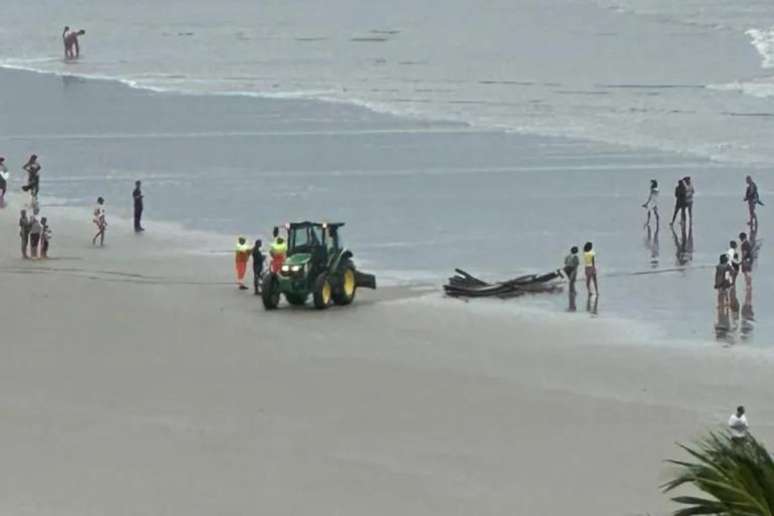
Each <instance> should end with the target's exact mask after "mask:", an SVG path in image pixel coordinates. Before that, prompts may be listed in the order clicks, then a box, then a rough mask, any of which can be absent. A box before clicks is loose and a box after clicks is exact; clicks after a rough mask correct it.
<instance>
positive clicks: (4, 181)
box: [0, 156, 9, 208]
mask: <svg viewBox="0 0 774 516" xmlns="http://www.w3.org/2000/svg"><path fill="white" fill-rule="evenodd" d="M8 177H9V176H8V167H6V166H5V158H4V157H2V156H0V208H5V192H6V190H8Z"/></svg>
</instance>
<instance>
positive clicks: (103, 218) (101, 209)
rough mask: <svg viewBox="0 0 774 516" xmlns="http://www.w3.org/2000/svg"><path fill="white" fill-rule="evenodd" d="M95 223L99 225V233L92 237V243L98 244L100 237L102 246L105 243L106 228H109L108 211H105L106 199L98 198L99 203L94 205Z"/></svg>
mask: <svg viewBox="0 0 774 516" xmlns="http://www.w3.org/2000/svg"><path fill="white" fill-rule="evenodd" d="M93 222H94V225H95V226H97V234H96V235H94V238H92V239H91V245H97V239H99V245H100V247H102V246H104V245H105V229H107V213H106V212H105V199H103V198H102V197H99V198H97V205H96V206H95V207H94V219H93Z"/></svg>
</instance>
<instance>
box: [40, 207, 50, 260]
mask: <svg viewBox="0 0 774 516" xmlns="http://www.w3.org/2000/svg"><path fill="white" fill-rule="evenodd" d="M40 224H41V226H43V230H42V231H41V233H40V257H41V258H44V259H45V258H48V247H49V245H50V244H51V237H52V235H51V227H50V226H49V225H48V219H47V218H46V217H43V218H42V219H40Z"/></svg>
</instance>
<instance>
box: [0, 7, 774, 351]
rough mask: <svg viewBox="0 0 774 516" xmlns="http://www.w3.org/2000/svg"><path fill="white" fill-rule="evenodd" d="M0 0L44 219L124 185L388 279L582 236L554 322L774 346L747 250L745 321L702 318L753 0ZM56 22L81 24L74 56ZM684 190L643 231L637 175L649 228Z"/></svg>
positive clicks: (500, 263)
mask: <svg viewBox="0 0 774 516" xmlns="http://www.w3.org/2000/svg"><path fill="white" fill-rule="evenodd" d="M6 4H7V5H6V12H5V18H6V19H5V22H4V23H3V25H2V27H0V65H2V66H3V67H4V68H5V70H3V71H0V88H1V89H0V91H1V92H2V93H0V154H4V155H6V156H8V157H9V158H11V160H10V162H9V165H11V166H12V172H14V173H15V179H16V181H17V183H16V184H17V186H18V180H19V172H18V167H19V166H20V165H21V163H20V161H21V160H22V159H23V157H24V156H25V155H27V154H29V153H32V152H36V153H38V154H39V155H40V156H41V160H42V162H43V166H44V186H43V193H44V195H49V196H53V197H55V198H56V199H59V200H61V201H58V202H63V203H65V204H71V205H75V206H89V205H91V204H92V203H93V202H94V199H95V198H96V196H97V195H103V196H105V197H106V198H107V199H108V205H109V206H110V209H111V212H112V213H118V214H120V215H123V216H127V215H129V209H130V197H129V195H130V192H131V185H132V183H133V181H134V180H135V179H142V180H143V182H144V184H145V193H146V201H147V211H146V215H147V217H149V218H151V219H158V220H165V221H174V222H179V223H181V224H183V225H184V226H185V227H187V228H191V229H196V230H203V231H210V232H212V233H213V234H218V235H233V234H236V233H243V234H247V235H255V236H264V237H265V236H266V235H267V234H268V231H269V229H270V228H271V226H272V225H274V224H277V223H281V222H285V221H288V220H296V219H303V218H309V219H326V220H334V219H336V220H342V221H346V222H347V223H348V226H347V228H346V232H345V238H346V240H347V241H348V242H350V243H351V247H352V248H353V250H354V251H355V253H356V256H357V259H358V261H359V262H360V263H361V264H363V265H365V266H366V267H368V268H371V269H373V270H376V271H377V272H378V273H379V274H380V277H381V278H383V279H386V280H387V281H389V282H408V283H412V282H414V283H416V282H432V283H440V282H441V281H442V280H443V278H444V277H445V276H446V275H447V274H449V273H451V271H452V269H453V268H454V267H463V268H466V269H468V270H470V272H474V273H478V274H480V275H482V276H484V277H487V278H500V277H509V276H513V275H516V274H520V273H523V272H533V271H545V270H549V269H554V268H556V267H558V266H559V265H560V263H561V260H562V258H563V256H564V254H565V253H566V252H567V249H568V248H569V247H570V246H571V245H582V243H583V242H585V241H586V240H592V241H594V242H595V244H596V246H597V248H598V252H599V259H600V265H601V270H602V273H603V277H602V286H601V288H602V292H603V295H602V296H600V299H599V304H598V305H596V306H595V305H594V304H593V303H592V304H590V305H588V304H587V303H586V301H587V300H586V298H585V297H582V298H581V299H578V300H576V303H575V304H576V308H577V310H578V312H579V313H580V314H585V315H586V316H587V315H591V316H592V317H597V316H599V317H604V316H605V314H610V315H616V316H622V317H627V318H631V319H636V320H638V321H643V322H646V323H653V324H655V325H656V326H657V327H658V328H659V329H660V330H659V331H660V332H661V333H662V334H663V335H664V336H666V337H669V338H697V339H700V340H701V339H707V338H714V337H715V333H716V326H721V327H724V326H730V327H732V328H733V331H732V332H731V333H732V335H731V336H728V335H721V339H720V340H722V341H723V342H726V343H728V342H741V341H744V342H753V343H754V344H755V345H766V342H767V341H770V338H771V336H773V335H774V326H771V325H770V324H769V323H768V321H766V320H765V318H764V317H761V315H760V314H765V313H767V312H768V313H770V312H771V304H772V302H774V298H772V296H771V295H770V294H769V293H770V292H771V291H772V290H771V288H770V287H771V283H772V281H774V278H771V277H769V275H767V274H765V271H766V264H767V256H766V250H767V247H766V243H765V240H764V241H763V248H762V251H761V259H760V262H759V264H760V269H759V270H760V271H761V272H760V273H759V274H756V279H755V289H754V291H753V293H752V294H753V295H752V296H750V298H749V299H746V296H745V295H744V292H741V289H740V292H739V297H740V304H744V305H746V308H745V310H744V312H745V313H746V314H747V317H746V320H742V319H741V315H740V316H739V317H740V318H738V319H736V320H735V319H734V318H733V317H731V316H730V315H728V314H722V313H720V314H719V313H718V312H717V310H716V304H715V297H714V292H713V291H712V288H711V287H712V270H711V267H712V265H713V264H714V263H715V262H716V260H717V255H718V254H720V253H721V252H723V251H724V250H725V249H726V247H727V244H728V240H729V239H730V238H731V237H733V236H734V235H736V234H737V233H738V232H739V231H741V230H743V229H744V221H745V206H744V204H743V203H742V202H741V196H742V194H743V190H744V183H743V178H744V175H745V174H746V173H749V172H751V173H753V174H754V175H755V176H756V177H758V179H759V185H760V188H761V191H762V194H763V197H764V200H766V199H767V198H768V196H769V195H770V192H771V187H770V185H769V184H768V181H767V175H768V174H767V172H768V169H769V167H770V165H771V164H773V163H774V140H772V139H771V138H770V137H769V134H770V131H769V128H770V125H771V124H772V123H774V109H772V106H771V102H772V100H771V99H770V98H769V97H768V95H769V93H768V91H769V90H768V89H767V88H769V82H772V84H774V80H773V81H770V80H769V76H770V75H771V73H772V72H771V71H770V70H769V67H770V66H771V65H772V58H773V56H774V54H772V51H774V36H772V34H774V32H772V28H771V24H774V13H770V12H769V7H767V6H766V5H765V4H764V3H762V2H745V3H741V2H737V3H733V4H731V5H727V3H723V2H685V3H680V4H679V5H672V4H671V3H669V2H659V1H645V0H635V1H625V0H624V1H620V2H605V1H602V0H600V1H597V2H592V1H573V0H568V1H540V2H538V1H525V2H506V1H500V0H493V1H487V2H470V1H460V0H451V1H448V2H444V3H438V2H424V3H413V2H406V1H387V2H379V3H373V5H371V4H368V5H366V4H362V3H360V2H354V1H353V0H333V1H327V2H320V1H309V0H305V1H285V2H261V3H260V4H258V3H255V2H247V1H245V0H227V1H224V2H218V3H211V2H202V1H199V0H193V1H192V0H188V1H179V0H170V1H165V2H163V6H162V7H163V8H161V7H160V4H159V2H149V1H147V0H140V1H138V2H133V3H129V2H118V1H117V0H103V1H101V2H99V3H96V2H93V1H86V0H80V1H78V0H76V1H73V2H68V3H67V4H63V3H61V2H57V1H53V0H41V1H38V2H22V1H19V0H10V1H9V2H7V3H6ZM65 23H67V24H69V25H70V26H71V27H74V28H84V29H86V30H87V35H86V36H85V37H84V38H83V41H82V48H83V55H82V58H81V60H79V61H78V62H76V63H66V62H64V61H63V59H62V56H61V53H62V50H61V42H60V41H59V35H60V34H61V28H62V25H64V24H65ZM684 175H691V176H693V177H694V180H695V183H696V185H697V203H696V219H697V222H696V224H695V226H694V230H693V233H692V234H691V235H690V238H688V237H689V235H687V234H686V235H685V236H683V235H682V234H681V232H680V230H679V229H678V230H677V231H676V233H674V234H673V233H672V231H671V230H670V228H669V227H668V226H666V224H665V223H662V226H661V229H660V231H659V234H658V236H657V237H656V235H655V234H651V235H650V237H648V234H647V232H645V231H644V230H643V229H642V224H643V216H644V214H643V210H642V209H641V208H640V207H639V205H640V204H641V203H642V202H643V201H644V200H645V198H646V196H647V185H648V182H649V180H650V179H651V178H656V179H658V180H659V181H660V183H661V187H662V192H663V193H662V211H663V212H664V215H667V214H668V212H669V211H670V208H671V207H670V206H669V205H670V201H671V195H670V194H671V190H672V188H673V186H674V182H675V180H676V178H678V177H682V176H684ZM761 217H762V228H764V230H765V227H766V222H765V221H766V213H765V211H763V212H762V214H761ZM221 241H222V240H217V244H216V243H215V242H216V240H213V244H212V246H211V247H210V248H207V249H202V251H203V252H222V251H223V249H221V248H220V247H218V246H219V245H220V242H221ZM581 291H583V289H581ZM745 301H749V303H748V302H745ZM533 303H534V304H536V305H539V306H544V307H545V308H547V309H549V310H554V311H557V310H567V309H568V308H569V303H568V299H567V298H564V297H561V296H559V297H554V298H544V299H537V298H536V299H535V300H534V301H533ZM750 313H753V314H755V315H754V316H753V317H749V314H750ZM726 319H728V321H726ZM753 319H754V320H753ZM742 330H744V331H742ZM721 333H723V332H722V331H721ZM751 336H752V337H754V338H750V337H751Z"/></svg>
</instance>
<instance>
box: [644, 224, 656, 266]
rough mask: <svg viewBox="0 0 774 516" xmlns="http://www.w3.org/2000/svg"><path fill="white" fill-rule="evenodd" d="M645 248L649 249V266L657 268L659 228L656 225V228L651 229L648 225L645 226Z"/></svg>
mask: <svg viewBox="0 0 774 516" xmlns="http://www.w3.org/2000/svg"><path fill="white" fill-rule="evenodd" d="M645 228H646V233H645V248H646V249H647V250H648V251H650V266H651V267H653V268H654V269H656V268H658V256H659V252H660V246H659V242H658V232H659V228H658V226H656V230H655V231H653V230H652V229H651V228H650V225H648V226H645Z"/></svg>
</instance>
